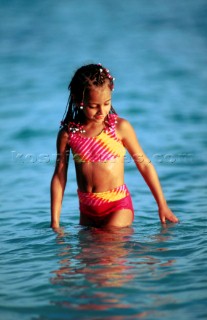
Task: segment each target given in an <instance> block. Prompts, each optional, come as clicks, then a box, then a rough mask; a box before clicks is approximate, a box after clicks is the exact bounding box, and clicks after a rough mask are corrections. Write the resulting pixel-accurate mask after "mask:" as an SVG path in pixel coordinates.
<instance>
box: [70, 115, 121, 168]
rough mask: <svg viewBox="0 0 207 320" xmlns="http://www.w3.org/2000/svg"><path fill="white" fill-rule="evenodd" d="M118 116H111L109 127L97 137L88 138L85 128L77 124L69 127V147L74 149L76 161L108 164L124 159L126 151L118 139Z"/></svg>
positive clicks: (108, 122)
mask: <svg viewBox="0 0 207 320" xmlns="http://www.w3.org/2000/svg"><path fill="white" fill-rule="evenodd" d="M116 123H117V115H116V114H109V115H108V120H107V126H106V127H105V128H104V129H103V131H102V132H101V133H100V134H99V135H98V136H95V137H86V136H84V135H83V134H82V133H83V132H84V130H83V126H82V125H80V124H76V123H70V125H69V146H70V147H71V149H72V153H73V158H74V161H75V162H77V163H81V162H106V161H109V160H113V159H116V158H120V157H124V155H125V153H126V149H125V148H124V146H123V143H122V141H121V140H120V139H119V138H118V137H117V135H116V131H115V127H116Z"/></svg>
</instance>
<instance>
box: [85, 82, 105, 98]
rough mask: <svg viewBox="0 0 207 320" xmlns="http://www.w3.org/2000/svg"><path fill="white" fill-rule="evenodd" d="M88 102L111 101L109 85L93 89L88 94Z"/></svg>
mask: <svg viewBox="0 0 207 320" xmlns="http://www.w3.org/2000/svg"><path fill="white" fill-rule="evenodd" d="M87 98H88V100H100V99H101V100H104V99H105V100H109V99H111V89H110V87H109V85H108V84H105V85H103V86H101V87H96V86H94V87H92V88H91V89H89V91H88V94H87Z"/></svg>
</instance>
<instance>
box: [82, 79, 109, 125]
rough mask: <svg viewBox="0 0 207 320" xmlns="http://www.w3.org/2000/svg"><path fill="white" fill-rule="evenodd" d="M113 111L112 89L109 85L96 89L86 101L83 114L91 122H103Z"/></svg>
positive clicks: (90, 92)
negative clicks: (111, 110)
mask: <svg viewBox="0 0 207 320" xmlns="http://www.w3.org/2000/svg"><path fill="white" fill-rule="evenodd" d="M110 109H111V89H110V88H109V86H108V84H105V85H103V86H102V87H94V88H93V89H91V90H90V91H89V94H88V96H87V98H86V99H85V101H84V107H83V112H84V114H85V117H86V119H87V120H89V121H94V122H103V121H104V119H105V117H106V116H107V115H108V113H109V111H110Z"/></svg>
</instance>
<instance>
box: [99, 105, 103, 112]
mask: <svg viewBox="0 0 207 320" xmlns="http://www.w3.org/2000/svg"><path fill="white" fill-rule="evenodd" d="M98 113H99V114H104V106H102V105H100V106H99V109H98Z"/></svg>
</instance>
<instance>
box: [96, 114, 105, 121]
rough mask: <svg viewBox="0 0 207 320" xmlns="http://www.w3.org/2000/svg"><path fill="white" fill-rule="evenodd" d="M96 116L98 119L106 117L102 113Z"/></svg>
mask: <svg viewBox="0 0 207 320" xmlns="http://www.w3.org/2000/svg"><path fill="white" fill-rule="evenodd" d="M95 118H96V119H98V120H102V119H104V118H105V117H104V116H103V115H101V114H100V115H98V114H97V115H96V116H95Z"/></svg>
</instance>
